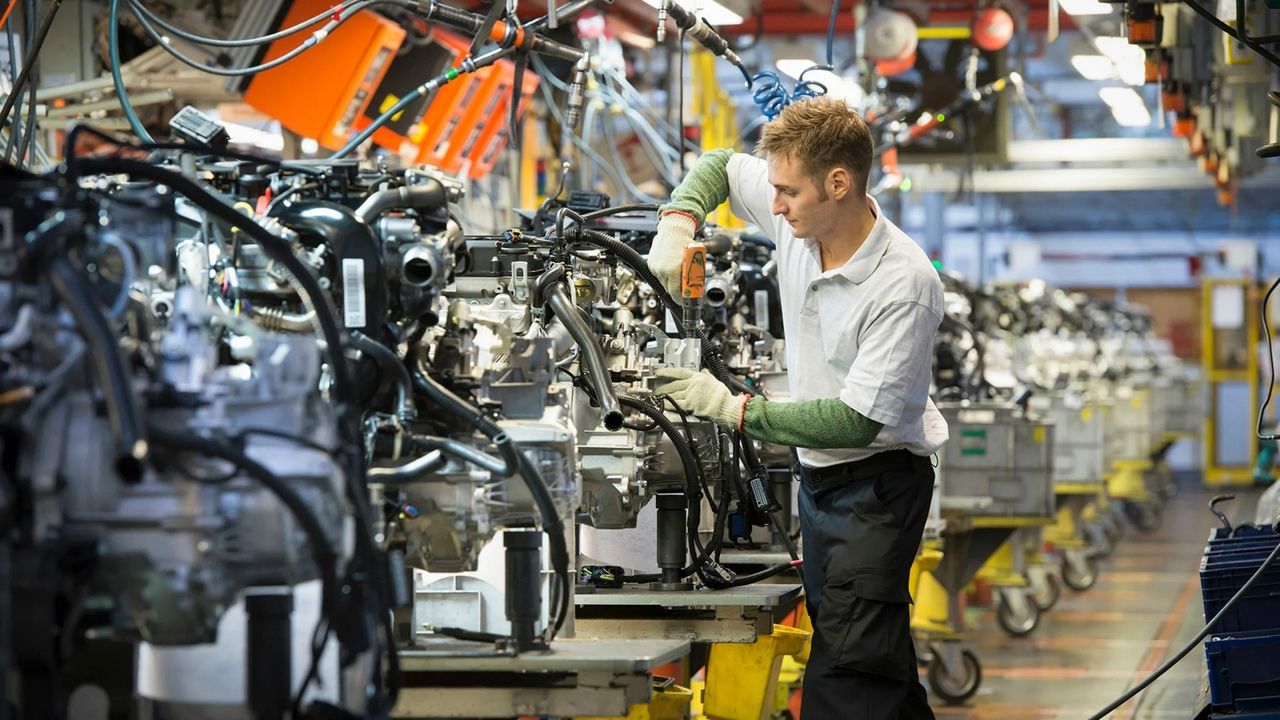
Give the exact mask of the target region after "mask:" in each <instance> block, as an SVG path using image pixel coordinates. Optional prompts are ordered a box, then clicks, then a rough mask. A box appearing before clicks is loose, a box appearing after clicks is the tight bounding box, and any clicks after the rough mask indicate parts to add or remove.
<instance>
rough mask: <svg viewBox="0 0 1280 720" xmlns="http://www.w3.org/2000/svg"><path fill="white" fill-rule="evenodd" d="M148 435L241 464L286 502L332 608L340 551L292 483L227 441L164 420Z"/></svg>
mask: <svg viewBox="0 0 1280 720" xmlns="http://www.w3.org/2000/svg"><path fill="white" fill-rule="evenodd" d="M147 435H148V437H149V438H150V439H151V441H152V442H154V443H156V444H157V445H162V446H165V447H169V448H172V449H174V450H180V451H184V452H194V453H198V454H200V455H207V456H209V457H213V458H217V459H219V460H223V461H225V462H229V463H231V464H232V465H234V466H236V467H237V468H240V470H242V471H243V472H244V474H246V475H248V476H249V477H251V478H253V479H254V480H256V481H257V482H258V483H259V484H260V485H262V486H263V487H264V488H266V489H267V490H268V491H270V492H271V494H272V495H275V496H276V499H278V500H279V501H280V504H282V505H284V506H285V508H287V509H288V510H289V513H290V514H291V515H293V517H294V519H295V520H297V522H298V527H300V528H301V529H302V532H303V533H304V534H305V535H306V536H307V543H308V545H310V547H311V555H312V559H313V560H314V561H315V563H316V570H317V571H318V572H319V573H320V581H321V583H322V584H323V586H324V587H325V588H326V590H325V593H324V595H325V600H324V602H323V603H322V606H323V607H324V608H326V609H332V605H331V603H332V600H333V597H332V596H331V593H333V592H335V591H336V590H337V582H338V576H337V560H338V556H337V553H335V552H334V550H333V546H332V545H331V544H330V543H329V539H328V536H326V535H325V531H324V527H323V526H322V525H321V524H320V520H319V519H318V518H317V517H316V515H315V513H314V512H312V510H311V508H310V507H308V506H307V504H306V502H305V501H303V499H302V497H301V496H300V495H298V493H296V492H294V490H293V488H291V487H289V485H288V483H286V482H285V481H283V480H281V479H280V478H279V477H277V476H276V475H275V474H274V473H272V472H271V471H270V470H268V469H267V468H266V466H264V465H262V464H260V463H258V462H257V461H255V460H253V459H252V458H250V457H249V456H248V455H245V454H244V453H243V452H241V451H240V450H238V449H236V448H234V447H232V446H231V445H230V444H228V443H225V442H219V441H217V440H211V439H209V438H206V437H203V436H201V435H196V434H195V433H190V432H175V431H173V430H170V429H169V428H166V427H164V426H163V425H161V424H160V423H156V422H152V423H148V424H147Z"/></svg>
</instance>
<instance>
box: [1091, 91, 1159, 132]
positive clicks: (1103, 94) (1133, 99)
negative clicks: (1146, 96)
mask: <svg viewBox="0 0 1280 720" xmlns="http://www.w3.org/2000/svg"><path fill="white" fill-rule="evenodd" d="M1098 97H1100V98H1102V102H1104V103H1106V104H1107V105H1109V106H1110V107H1111V115H1112V116H1113V117H1114V118H1115V119H1116V122H1118V123H1120V124H1121V125H1123V126H1124V127H1146V126H1147V125H1150V124H1151V111H1149V110H1147V102H1146V101H1145V100H1143V99H1142V96H1141V95H1139V94H1138V93H1137V92H1135V91H1134V89H1133V88H1128V87H1104V88H1099V89H1098Z"/></svg>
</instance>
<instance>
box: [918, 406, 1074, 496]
mask: <svg viewBox="0 0 1280 720" xmlns="http://www.w3.org/2000/svg"><path fill="white" fill-rule="evenodd" d="M938 409H939V411H941V412H942V415H943V417H945V418H946V420H947V425H948V426H949V428H950V431H951V440H950V442H948V443H947V444H946V445H944V446H943V448H942V456H941V460H940V462H939V466H938V474H939V476H940V477H941V487H942V498H943V499H944V500H945V499H947V498H953V497H960V498H990V499H991V505H990V506H988V507H986V508H981V509H974V511H973V513H972V514H974V515H983V516H1018V517H1051V516H1052V515H1053V512H1054V498H1053V457H1054V444H1053V439H1054V433H1053V430H1054V428H1053V426H1051V425H1048V424H1046V423H1043V422H1040V421H1037V420H1033V419H1028V418H1024V417H1021V416H1020V414H1019V413H1020V410H1019V409H1018V408H1017V407H1016V406H1014V405H1011V404H1008V403H998V402H983V403H965V404H961V403H939V404H938Z"/></svg>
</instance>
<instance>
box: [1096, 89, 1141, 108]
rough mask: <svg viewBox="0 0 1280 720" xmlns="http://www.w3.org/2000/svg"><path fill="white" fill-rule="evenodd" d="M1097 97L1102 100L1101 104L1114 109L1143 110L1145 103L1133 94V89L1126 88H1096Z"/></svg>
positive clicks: (1137, 95)
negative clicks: (1129, 108) (1133, 108)
mask: <svg viewBox="0 0 1280 720" xmlns="http://www.w3.org/2000/svg"><path fill="white" fill-rule="evenodd" d="M1098 97H1100V98H1102V102H1104V103H1106V104H1108V105H1110V106H1111V107H1113V108H1116V107H1140V108H1145V107H1146V106H1147V103H1146V101H1145V100H1143V99H1142V96H1141V95H1139V94H1138V93H1136V92H1134V90H1133V88H1127V87H1104V88H1098Z"/></svg>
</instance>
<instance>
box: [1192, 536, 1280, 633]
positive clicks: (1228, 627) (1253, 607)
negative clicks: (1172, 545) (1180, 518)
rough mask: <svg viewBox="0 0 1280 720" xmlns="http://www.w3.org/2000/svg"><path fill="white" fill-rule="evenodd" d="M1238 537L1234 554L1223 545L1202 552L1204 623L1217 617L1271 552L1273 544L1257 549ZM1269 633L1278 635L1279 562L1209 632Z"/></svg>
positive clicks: (1201, 583)
mask: <svg viewBox="0 0 1280 720" xmlns="http://www.w3.org/2000/svg"><path fill="white" fill-rule="evenodd" d="M1267 532H1268V533H1269V532H1270V530H1269V529H1268V530H1267ZM1239 537H1240V540H1241V541H1242V543H1243V544H1240V545H1239V546H1238V547H1236V548H1235V549H1234V550H1229V549H1228V546H1226V545H1222V546H1220V547H1219V549H1218V551H1216V552H1212V553H1210V552H1208V551H1207V550H1206V554H1205V556H1204V557H1203V558H1202V559H1201V561H1200V593H1201V596H1202V597H1203V598H1204V617H1205V620H1209V619H1210V618H1212V617H1213V616H1214V615H1217V614H1218V611H1219V610H1221V609H1222V607H1223V606H1224V605H1226V603H1227V601H1229V600H1230V599H1231V598H1232V596H1234V595H1235V594H1236V592H1237V591H1238V590H1239V589H1240V588H1241V587H1243V586H1244V584H1245V583H1246V582H1248V580H1249V578H1250V577H1252V576H1253V574H1254V573H1255V572H1257V570H1258V567H1259V566H1261V565H1262V561H1263V560H1265V559H1266V557H1267V556H1268V555H1270V554H1271V552H1272V550H1274V549H1275V547H1274V544H1273V545H1271V546H1270V547H1264V548H1261V549H1259V548H1257V547H1255V546H1254V545H1252V544H1251V543H1250V542H1248V541H1247V540H1246V536H1239ZM1272 537H1273V538H1274V537H1275V536H1274V534H1272ZM1233 539H1234V538H1233ZM1211 545H1212V541H1211ZM1272 629H1275V630H1277V632H1280V561H1278V562H1275V563H1273V564H1272V565H1271V567H1269V568H1267V572H1266V573H1264V574H1263V576H1262V577H1261V578H1259V579H1258V582H1257V583H1256V584H1254V586H1253V587H1252V588H1250V590H1249V593H1248V594H1247V595H1245V596H1244V597H1242V598H1241V599H1240V601H1239V602H1238V603H1237V604H1236V606H1235V607H1234V608H1232V609H1231V611H1230V612H1228V613H1227V614H1226V615H1225V616H1223V618H1222V620H1221V621H1220V622H1219V623H1218V624H1217V625H1216V626H1214V628H1213V632H1214V633H1217V634H1225V633H1235V632H1254V631H1261V630H1272Z"/></svg>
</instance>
